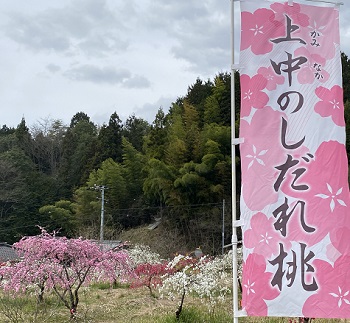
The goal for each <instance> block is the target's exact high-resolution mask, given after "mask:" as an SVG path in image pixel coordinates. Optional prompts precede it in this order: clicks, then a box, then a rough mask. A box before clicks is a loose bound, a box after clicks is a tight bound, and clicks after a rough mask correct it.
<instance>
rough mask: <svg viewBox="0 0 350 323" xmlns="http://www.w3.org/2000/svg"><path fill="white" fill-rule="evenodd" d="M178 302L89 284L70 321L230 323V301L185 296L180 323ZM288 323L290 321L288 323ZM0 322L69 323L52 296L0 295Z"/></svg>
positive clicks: (262, 321) (274, 321)
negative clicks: (209, 301) (212, 302)
mask: <svg viewBox="0 0 350 323" xmlns="http://www.w3.org/2000/svg"><path fill="white" fill-rule="evenodd" d="M177 304H178V300H174V301H171V300H167V299H159V298H157V297H152V296H151V295H150V293H149V291H148V290H147V289H146V288H139V289H129V288H116V289H112V288H109V286H107V285H103V284H99V285H92V286H91V287H89V288H85V289H83V290H82V292H81V294H80V303H79V306H78V315H77V318H76V319H75V320H74V322H91V323H119V322H120V323H129V322H135V323H163V322H164V323H172V322H174V323H175V322H183V323H184V322H185V323H204V322H206V323H226V322H233V319H232V301H231V300H230V299H228V301H227V302H225V303H224V304H218V305H216V307H215V308H214V311H213V312H211V313H209V310H208V307H207V306H206V305H205V304H203V303H201V302H200V300H199V299H198V298H195V297H187V298H186V299H185V303H184V308H183V312H182V314H181V317H180V320H179V321H176V319H175V311H176V309H177ZM290 320H292V321H290ZM294 320H295V322H298V320H297V319H296V318H254V317H245V318H240V319H239V322H242V323H248V322H252V323H255V322H256V323H267V322H271V323H282V322H283V323H289V322H293V323H294ZM349 321H350V320H340V319H338V320H324V319H316V320H313V322H315V323H326V322H329V323H331V322H332V323H335V322H349ZM0 322H1V323H6V322H16V323H20V322H23V323H24V322H25V323H27V322H28V323H29V322H38V323H39V322H40V323H41V322H49V323H56V322H57V323H58V322H72V320H70V313H69V311H68V309H67V308H65V307H64V306H63V305H62V304H61V303H60V302H59V301H58V299H57V298H56V297H55V296H54V295H48V294H46V295H45V301H44V303H43V304H41V305H38V304H37V303H36V300H35V297H34V296H31V297H30V296H28V297H20V298H16V299H13V298H9V297H7V296H6V295H3V294H2V295H1V301H0Z"/></svg>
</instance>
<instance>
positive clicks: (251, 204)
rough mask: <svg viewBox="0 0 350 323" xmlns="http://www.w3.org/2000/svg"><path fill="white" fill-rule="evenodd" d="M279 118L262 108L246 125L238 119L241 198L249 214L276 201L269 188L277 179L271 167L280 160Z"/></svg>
mask: <svg viewBox="0 0 350 323" xmlns="http://www.w3.org/2000/svg"><path fill="white" fill-rule="evenodd" d="M282 115H283V113H282V112H279V111H273V110H272V108H271V107H265V108H264V109H259V110H257V111H256V112H255V114H254V116H253V118H252V120H251V122H250V123H248V122H246V121H244V120H241V125H240V137H241V138H244V143H242V144H241V145H240V151H241V167H242V198H243V199H244V201H245V203H246V205H247V206H248V208H249V209H250V210H253V211H260V210H262V209H263V208H264V207H265V206H267V205H269V204H273V203H275V202H276V201H277V199H278V194H277V193H276V191H275V190H274V187H273V186H274V182H275V180H276V178H275V176H277V170H276V169H275V166H276V165H280V164H281V163H283V160H284V155H283V147H282V145H281V144H280V132H281V116H282Z"/></svg>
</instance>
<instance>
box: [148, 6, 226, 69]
mask: <svg viewBox="0 0 350 323" xmlns="http://www.w3.org/2000/svg"><path fill="white" fill-rule="evenodd" d="M229 9H230V3H229V1H227V2H225V1H219V2H217V1H214V0H203V1H200V2H198V1H196V0H189V1H186V2H180V3H177V4H176V6H174V5H173V4H172V3H171V4H169V3H165V2H164V1H162V0H153V1H152V5H151V9H149V10H148V11H147V13H146V14H145V18H144V19H145V24H147V25H148V26H149V28H155V27H156V28H159V29H161V30H162V32H163V33H165V34H166V35H167V36H168V37H169V38H171V39H174V41H175V45H173V47H172V49H171V50H172V53H173V55H174V56H175V57H176V58H178V59H183V60H185V61H187V62H188V63H189V64H190V66H191V69H192V70H193V71H195V72H198V71H200V72H202V73H210V74H212V73H213V72H214V73H215V72H216V71H218V70H222V69H228V68H229V60H230V14H229V11H230V10H229Z"/></svg>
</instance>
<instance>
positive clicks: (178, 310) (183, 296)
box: [175, 290, 186, 320]
mask: <svg viewBox="0 0 350 323" xmlns="http://www.w3.org/2000/svg"><path fill="white" fill-rule="evenodd" d="M185 294H186V291H185V290H184V291H183V293H182V297H181V302H180V305H179V307H178V309H177V310H176V312H175V314H176V320H179V319H180V314H181V312H182V306H183V303H184V299H185Z"/></svg>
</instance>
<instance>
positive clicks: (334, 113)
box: [315, 85, 345, 127]
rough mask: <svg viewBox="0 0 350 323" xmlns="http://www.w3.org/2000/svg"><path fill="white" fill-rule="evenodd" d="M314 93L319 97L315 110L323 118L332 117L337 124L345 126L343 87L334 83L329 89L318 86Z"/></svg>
mask: <svg viewBox="0 0 350 323" xmlns="http://www.w3.org/2000/svg"><path fill="white" fill-rule="evenodd" d="M315 93H316V95H317V96H318V97H319V98H320V99H321V101H319V102H317V103H316V105H315V112H317V113H318V114H319V115H320V116H322V117H324V118H326V117H332V120H333V122H334V123H335V124H336V125H338V126H342V127H343V126H345V120H344V104H343V89H342V88H341V87H340V86H339V85H334V86H333V87H332V88H331V89H327V88H325V87H323V86H319V87H318V88H316V90H315Z"/></svg>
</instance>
